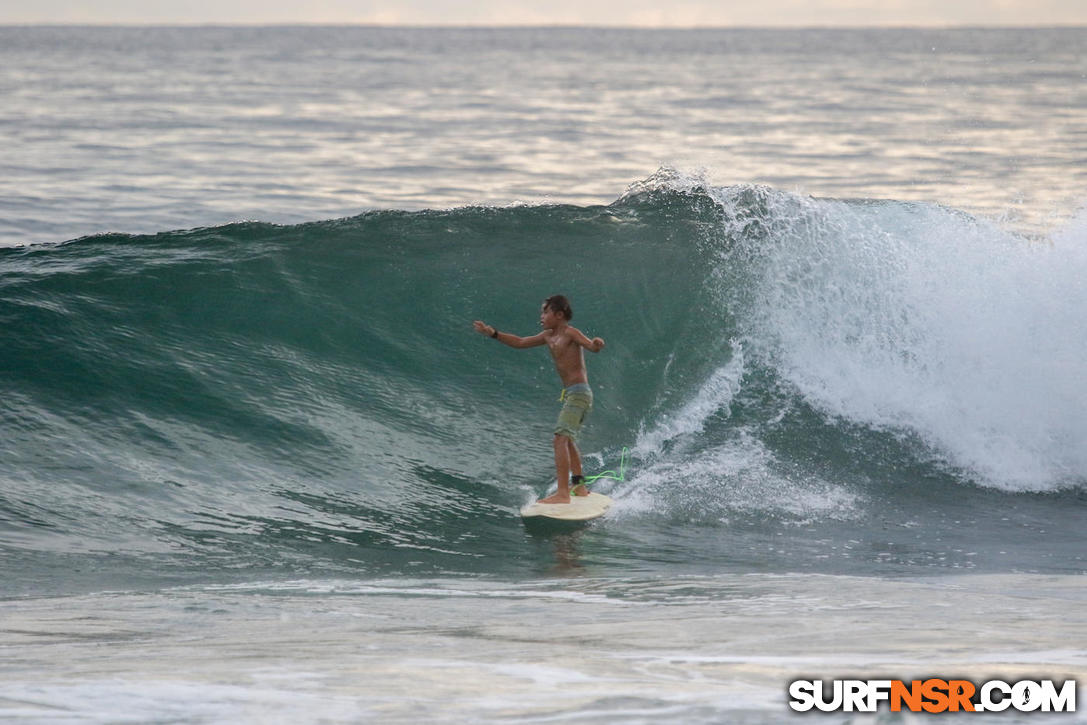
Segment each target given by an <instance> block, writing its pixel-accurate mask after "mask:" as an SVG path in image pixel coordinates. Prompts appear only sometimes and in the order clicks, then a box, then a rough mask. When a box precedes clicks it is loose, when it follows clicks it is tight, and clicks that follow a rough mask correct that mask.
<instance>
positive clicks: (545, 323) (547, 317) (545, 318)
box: [540, 307, 566, 330]
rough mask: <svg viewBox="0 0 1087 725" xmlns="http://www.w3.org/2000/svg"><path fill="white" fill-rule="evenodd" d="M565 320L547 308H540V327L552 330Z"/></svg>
mask: <svg viewBox="0 0 1087 725" xmlns="http://www.w3.org/2000/svg"><path fill="white" fill-rule="evenodd" d="M565 320H566V318H565V317H563V316H562V315H561V314H559V313H558V312H555V311H554V310H551V309H548V308H547V307H541V308H540V327H543V328H546V329H548V330H553V329H555V328H556V327H558V326H559V323H561V322H564V321H565Z"/></svg>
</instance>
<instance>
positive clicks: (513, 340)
mask: <svg viewBox="0 0 1087 725" xmlns="http://www.w3.org/2000/svg"><path fill="white" fill-rule="evenodd" d="M573 316H574V312H573V310H571V309H570V302H569V300H567V299H566V298H565V297H563V296H562V295H553V296H551V297H548V298H547V299H546V300H544V303H543V306H542V307H541V308H540V326H541V327H543V328H544V329H543V332H541V333H539V334H536V335H533V336H532V337H518V336H517V335H514V334H512V333H509V332H499V331H498V330H496V329H495V328H494V327H493V326H491V325H488V324H487V323H485V322H481V321H479V320H476V321H475V322H474V323H473V324H474V326H475V328H476V332H478V333H480V334H481V335H487V336H489V337H493V338H494V339H496V340H498V341H499V342H501V343H503V344H505V345H509V346H510V347H516V348H526V347H538V346H540V345H547V347H548V349H549V350H550V351H551V358H552V359H553V360H554V361H555V369H556V370H557V371H558V373H559V378H561V379H562V385H563V391H562V411H561V412H560V413H559V421H558V423H557V424H556V426H555V437H554V439H553V441H552V442H553V444H554V447H555V475H556V478H557V480H558V484H559V490H558V491H557V492H556V493H554V494H553V495H551V496H548V497H547V498H542V499H540V503H570V493H571V488H572V492H573V494H574V495H575V496H588V495H589V490H588V489H587V488H586V487H585V484H584V479H585V476H584V475H583V474H582V471H581V453H580V452H579V451H578V449H577V444H576V443H575V441H576V440H577V435H578V433H579V432H580V431H581V425H582V423H584V422H585V416H586V415H588V413H589V411H590V410H592V407H593V391H592V390H591V389H590V388H589V374H588V372H587V371H586V370H585V355H584V354H583V353H582V348H584V349H586V350H589V351H591V352H600V351H601V350H603V349H604V341H603V340H602V339H601V338H599V337H594V338H593V339H592V340H590V339H589V338H587V337H586V336H585V335H584V334H583V333H582V332H581V330H579V329H577V328H576V327H571V326H570V319H571V318H573ZM571 474H573V486H572V487H571V485H570V484H571V480H570V476H571Z"/></svg>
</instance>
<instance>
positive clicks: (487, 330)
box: [472, 320, 494, 337]
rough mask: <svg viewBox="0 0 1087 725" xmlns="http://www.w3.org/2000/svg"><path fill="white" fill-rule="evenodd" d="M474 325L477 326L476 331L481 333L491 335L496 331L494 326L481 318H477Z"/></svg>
mask: <svg viewBox="0 0 1087 725" xmlns="http://www.w3.org/2000/svg"><path fill="white" fill-rule="evenodd" d="M472 326H473V327H475V328H476V332H478V333H479V334H480V335H487V336H488V337H489V336H490V335H491V334H492V333H493V332H494V328H493V327H491V326H490V325H488V324H487V323H486V322H483V321H481V320H476V321H475V322H473V323H472Z"/></svg>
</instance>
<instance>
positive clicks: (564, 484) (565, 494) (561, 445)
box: [540, 434, 580, 503]
mask: <svg viewBox="0 0 1087 725" xmlns="http://www.w3.org/2000/svg"><path fill="white" fill-rule="evenodd" d="M569 440H570V439H569V438H568V437H566V436H564V435H558V434H556V435H555V438H554V441H553V445H554V448H555V479H556V480H557V481H558V482H559V490H558V491H556V492H555V493H554V494H553V495H551V496H548V497H547V498H541V499H540V503H570V449H569V448H568V447H567V445H566V442H567V441H569ZM579 465H580V461H579Z"/></svg>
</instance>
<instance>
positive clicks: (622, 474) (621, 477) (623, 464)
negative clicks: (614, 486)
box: [585, 446, 630, 485]
mask: <svg viewBox="0 0 1087 725" xmlns="http://www.w3.org/2000/svg"><path fill="white" fill-rule="evenodd" d="M629 458H630V449H629V448H627V447H626V446H623V452H622V454H621V455H620V456H619V473H616V472H615V471H604V472H603V473H598V474H596V475H595V476H585V485H588V484H590V483H593V482H594V481H598V480H600V479H601V478H607V479H610V480H612V481H625V480H627V479H626V476H627V461H628V459H629Z"/></svg>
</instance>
